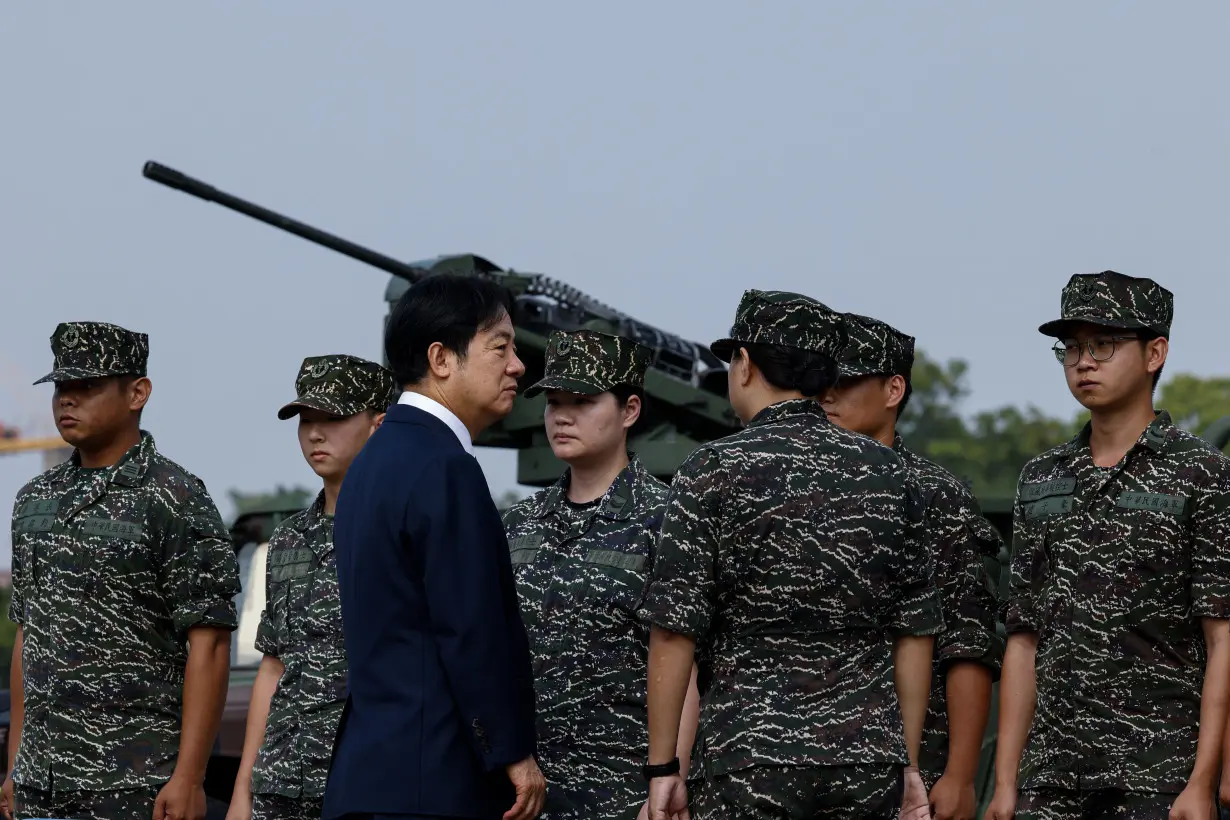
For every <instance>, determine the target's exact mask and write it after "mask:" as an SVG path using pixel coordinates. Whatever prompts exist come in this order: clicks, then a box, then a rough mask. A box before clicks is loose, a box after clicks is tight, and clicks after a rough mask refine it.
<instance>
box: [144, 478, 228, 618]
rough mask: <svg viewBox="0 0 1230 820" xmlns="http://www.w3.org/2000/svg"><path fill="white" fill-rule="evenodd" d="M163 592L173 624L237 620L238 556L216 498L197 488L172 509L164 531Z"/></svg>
mask: <svg viewBox="0 0 1230 820" xmlns="http://www.w3.org/2000/svg"><path fill="white" fill-rule="evenodd" d="M162 553H163V560H164V563H163V569H162V579H161V583H162V592H163V595H164V596H165V597H166V599H167V602H168V604H169V605H170V607H171V611H172V613H173V614H172V620H173V621H174V623H175V628H176V629H177V630H180V631H181V632H187V631H188V630H189V629H191V628H192V627H196V626H214V627H221V628H224V629H228V630H233V629H235V628H236V627H237V626H238V617H237V613H236V610H235V596H236V595H238V594H239V589H240V587H239V561H238V559H236V557H235V551H234V549H233V548H232V546H231V540H230V536H229V534H228V533H227V531H226V527H225V526H224V525H223V523H222V516H221V515H220V514H219V513H218V508H217V506H216V505H215V504H214V502H213V499H211V498H210V497H209V495H208V494H207V493H205V492H203V491H201V492H196V493H193V494H192V495H190V496H188V498H186V499H184V501H182V502H181V503H180V504H179V505H178V506H177V507H175V508H174V509H173V510H171V512H170V520H169V521H168V522H167V526H166V528H165V530H164V531H163V543H162Z"/></svg>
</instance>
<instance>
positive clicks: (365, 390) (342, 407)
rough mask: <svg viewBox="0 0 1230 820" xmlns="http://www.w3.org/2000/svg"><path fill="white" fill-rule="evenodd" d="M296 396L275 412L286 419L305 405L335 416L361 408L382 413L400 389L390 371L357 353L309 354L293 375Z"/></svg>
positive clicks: (357, 410) (347, 414) (345, 414)
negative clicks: (296, 374)
mask: <svg viewBox="0 0 1230 820" xmlns="http://www.w3.org/2000/svg"><path fill="white" fill-rule="evenodd" d="M295 391H296V392H297V393H298V398H296V399H295V400H294V401H292V402H291V403H290V404H288V405H286V406H285V407H283V408H282V409H281V410H279V411H278V418H280V419H283V420H285V419H288V418H290V417H291V416H293V415H295V414H296V413H298V412H299V411H300V410H301V409H303V408H304V407H307V408H310V409H312V410H320V411H322V412H325V413H330V414H332V415H334V416H353V415H354V414H355V413H361V412H362V411H364V410H375V411H376V412H378V413H383V412H384V411H385V410H387V409H388V408H389V405H391V404H393V403H394V402H396V401H397V395H398V393H399V392H400V391H399V390H398V389H397V382H396V380H395V379H394V378H393V373H392V372H391V371H390V370H388V368H385V367H382V366H380V365H378V364H376V363H375V362H369V361H368V360H367V359H360V358H359V357H358V356H346V355H341V354H338V355H331V356H309V357H307V358H306V359H304V360H303V364H301V365H299V375H298V376H297V377H296V378H295Z"/></svg>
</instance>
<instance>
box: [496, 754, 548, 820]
mask: <svg viewBox="0 0 1230 820" xmlns="http://www.w3.org/2000/svg"><path fill="white" fill-rule="evenodd" d="M507 772H508V779H509V780H511V781H512V784H513V788H515V789H516V790H517V802H516V803H513V807H512V808H511V809H509V810H508V811H506V812H504V820H534V818H535V817H537V816H538V813H539V812H540V811H542V803H543V800H544V799H545V797H546V794H547V779H546V778H545V777H543V776H542V772H541V771H539V769H538V761H536V760H535V759H534V757H533V756H532V755H531V756H530V757H527V758H526V759H525V760H522V761H520V762H519V763H514V764H512V765H511V766H509V767H508V768H507Z"/></svg>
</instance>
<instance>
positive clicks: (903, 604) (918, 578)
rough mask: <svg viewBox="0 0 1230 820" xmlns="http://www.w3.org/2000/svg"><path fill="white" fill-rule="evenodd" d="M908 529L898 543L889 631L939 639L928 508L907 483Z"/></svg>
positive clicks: (940, 626)
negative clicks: (929, 541) (937, 636)
mask: <svg viewBox="0 0 1230 820" xmlns="http://www.w3.org/2000/svg"><path fill="white" fill-rule="evenodd" d="M902 486H903V490H904V493H903V494H904V496H905V503H904V505H903V507H904V512H905V521H904V527H903V529H902V530H901V531H900V532H901V533H902V536H903V537H901V538H900V540H899V541H898V542H897V543H898V561H897V562H896V563H897V572H896V574H895V578H896V581H897V587H898V589H897V596H896V598H895V603H894V605H893V607H892V609H891V612H890V617H889V621H888V624H887V626H888V628H889V630H890V631H891V632H892V633H893V634H894V635H895V636H897V637H900V636H903V635H936V634H938V633H941V632H943V631H944V617H943V614H942V611H941V608H940V594H939V589H938V588H937V587H936V583H935V557H934V556H933V555H932V554H931V547H930V545H929V543H928V540H927V532H926V504H925V502H924V501H923V499H922V494H921V492H920V491H919V488H918V486H917V485H916V484H915V483H914V482H913V481H912V480H907V481H906V482H904V483H903V485H902Z"/></svg>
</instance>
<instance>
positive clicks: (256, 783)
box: [252, 492, 346, 798]
mask: <svg viewBox="0 0 1230 820" xmlns="http://www.w3.org/2000/svg"><path fill="white" fill-rule="evenodd" d="M324 504H325V497H324V493H323V492H321V493H320V494H319V495H318V496H317V497H316V501H315V502H314V503H313V504H312V506H310V507H308V508H307V509H306V510H304V511H302V512H300V513H297V514H295V515H293V516H291V517H290V518H288V519H286V520H285V521H283V522H282V523H281V524H279V525H278V526H277V528H276V529H275V530H274V531H273V535H272V536H271V537H270V538H269V550H268V552H267V554H266V555H267V557H266V559H265V590H266V592H265V610H264V612H262V613H261V621H260V627H259V628H258V629H257V633H256V648H257V650H258V651H260V652H262V653H264V654H266V655H269V656H271V657H274V658H277V659H278V660H280V661H281V662H282V665H283V667H284V671H283V672H282V677H281V678H280V679H279V680H278V685H277V688H276V689H275V690H274V692H273V696H272V698H270V701H269V717H268V719H267V720H266V722H265V739H264V742H263V743H262V744H261V748H260V751H259V752H258V754H257V757H256V764H255V765H254V766H253V768H252V792H253V793H254V794H278V795H282V796H283V797H298V798H320V797H323V796H324V793H325V780H326V779H327V776H328V772H329V761H330V758H331V757H332V755H333V739H334V736H335V735H336V733H337V725H338V721H339V720H340V719H341V716H342V706H343V704H344V703H345V701H346V650H345V646H344V645H343V642H342V612H341V601H340V599H339V598H338V590H337V556H336V554H335V553H334V551H333V516H331V515H326V514H325V512H324Z"/></svg>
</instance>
